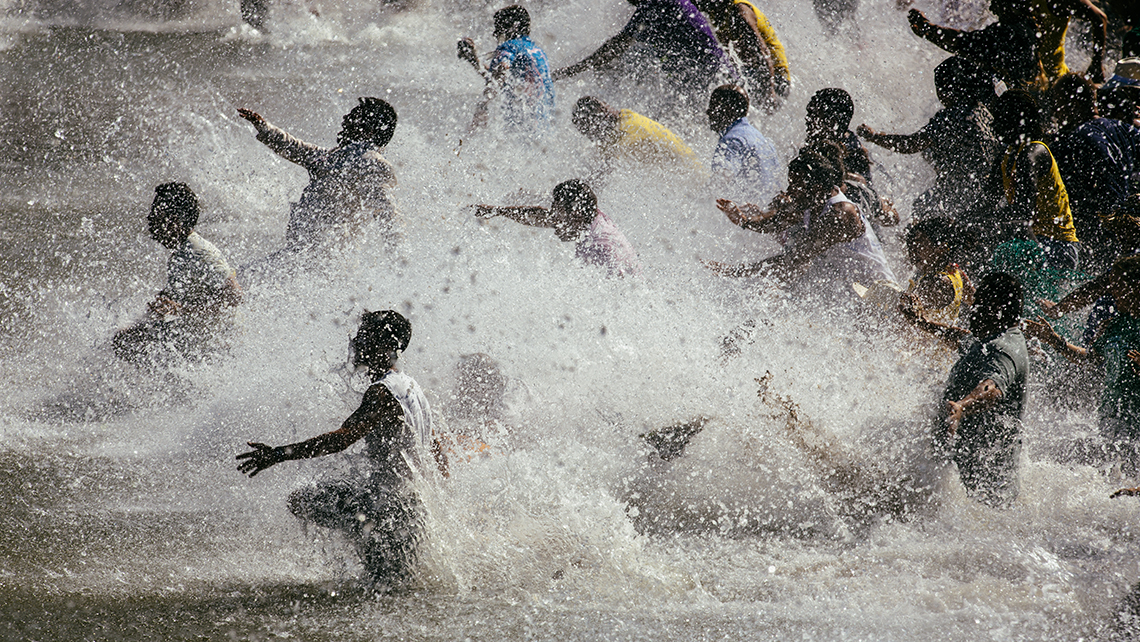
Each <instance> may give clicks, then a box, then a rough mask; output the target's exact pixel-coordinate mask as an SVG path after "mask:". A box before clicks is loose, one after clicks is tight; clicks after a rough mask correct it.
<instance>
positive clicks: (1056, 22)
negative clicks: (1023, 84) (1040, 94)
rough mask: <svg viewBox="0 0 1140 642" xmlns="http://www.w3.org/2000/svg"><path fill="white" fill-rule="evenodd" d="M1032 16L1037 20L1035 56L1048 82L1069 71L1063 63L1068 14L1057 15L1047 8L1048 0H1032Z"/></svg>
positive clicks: (1055, 80)
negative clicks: (1039, 61) (1043, 69)
mask: <svg viewBox="0 0 1140 642" xmlns="http://www.w3.org/2000/svg"><path fill="white" fill-rule="evenodd" d="M1030 10H1031V11H1032V12H1033V17H1034V18H1035V19H1036V21H1037V32H1038V34H1039V35H1038V38H1037V57H1038V58H1039V59H1040V60H1041V66H1042V67H1044V68H1045V76H1046V77H1047V78H1048V79H1049V83H1050V84H1052V83H1054V82H1057V79H1058V78H1060V77H1061V76H1064V75H1065V74H1067V73H1069V67H1068V66H1067V65H1065V34H1066V33H1067V32H1068V29H1069V16H1058V15H1057V14H1055V13H1053V10H1052V9H1051V8H1049V0H1032V7H1031V9H1030Z"/></svg>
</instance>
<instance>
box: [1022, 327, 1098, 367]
mask: <svg viewBox="0 0 1140 642" xmlns="http://www.w3.org/2000/svg"><path fill="white" fill-rule="evenodd" d="M1025 334H1026V335H1028V336H1030V337H1036V338H1037V339H1038V340H1039V341H1041V343H1044V344H1045V345H1047V346H1049V347H1050V348H1053V349H1054V350H1056V351H1057V352H1059V353H1061V356H1063V357H1065V358H1066V359H1068V360H1069V361H1071V362H1073V363H1075V364H1078V365H1084V366H1088V365H1092V364H1093V359H1094V356H1095V355H1094V353H1093V352H1092V351H1090V350H1086V349H1085V348H1082V347H1080V346H1078V345H1074V344H1072V343H1069V342H1068V341H1066V340H1065V338H1064V337H1062V336H1061V335H1059V334H1057V331H1056V330H1054V329H1053V326H1052V324H1050V323H1049V322H1048V321H1046V320H1045V317H1037V319H1036V320H1034V319H1026V320H1025Z"/></svg>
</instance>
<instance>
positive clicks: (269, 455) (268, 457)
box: [236, 441, 285, 477]
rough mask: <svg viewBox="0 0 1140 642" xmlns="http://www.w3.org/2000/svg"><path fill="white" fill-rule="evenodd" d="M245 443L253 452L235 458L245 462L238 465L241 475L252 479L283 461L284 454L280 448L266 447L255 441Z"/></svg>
mask: <svg viewBox="0 0 1140 642" xmlns="http://www.w3.org/2000/svg"><path fill="white" fill-rule="evenodd" d="M246 443H247V444H248V445H249V447H250V448H253V450H251V451H249V452H247V453H242V454H240V455H238V456H237V457H236V459H239V460H245V461H242V462H241V463H240V464H238V471H240V472H241V474H243V475H249V476H250V477H253V476H255V475H257V473H260V472H261V471H263V470H265V469H266V468H269V467H270V466H272V465H274V464H278V463H281V462H283V461H285V456H284V455H285V453H284V450H283V449H281V448H274V447H272V446H266V445H265V444H259V443H257V442H256V441H247V442H246Z"/></svg>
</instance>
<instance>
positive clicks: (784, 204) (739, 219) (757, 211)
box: [716, 194, 797, 234]
mask: <svg viewBox="0 0 1140 642" xmlns="http://www.w3.org/2000/svg"><path fill="white" fill-rule="evenodd" d="M791 204H792V202H791V199H789V198H788V197H787V195H785V194H780V195H778V196H776V198H774V199H773V200H772V203H771V204H770V205H769V208H768V209H767V210H764V209H761V208H760V206H758V205H753V204H752V203H745V204H743V205H737V204H736V203H734V202H733V201H730V200H728V199H727V198H718V199H716V207H717V209H719V210H720V211H722V212H724V215H725V216H726V217H728V220H730V221H732V224H733V225H739V226H740V227H742V228H744V229H746V230H752V231H753V232H760V233H761V234H779V233H780V232H783V231H784V230H786V229H788V228H789V227H791V226H792V225H794V224H795V223H796V222H797V221H796V220H795V218H793V217H794V215H795V211H794V208H792V207H791Z"/></svg>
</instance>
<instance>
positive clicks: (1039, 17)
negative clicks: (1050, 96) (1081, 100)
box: [1030, 0, 1108, 85]
mask: <svg viewBox="0 0 1140 642" xmlns="http://www.w3.org/2000/svg"><path fill="white" fill-rule="evenodd" d="M1030 8H1031V11H1032V12H1033V17H1034V22H1035V23H1037V27H1038V36H1037V55H1038V58H1040V59H1041V66H1042V68H1043V69H1044V71H1045V79H1046V80H1047V81H1048V83H1049V84H1050V85H1052V84H1053V83H1055V82H1057V80H1058V79H1059V78H1060V77H1061V76H1064V75H1065V74H1067V73H1069V67H1068V65H1066V64H1065V36H1066V35H1067V34H1068V30H1069V21H1070V19H1071V18H1079V19H1081V20H1084V21H1085V22H1087V23H1088V24H1089V27H1090V29H1089V36H1091V38H1092V52H1091V56H1090V60H1089V66H1088V70H1087V71H1086V72H1085V73H1086V74H1087V75H1088V77H1089V80H1091V81H1092V82H1095V83H1097V84H1100V83H1103V82H1104V52H1105V43H1106V41H1107V40H1108V16H1106V15H1105V14H1104V12H1103V11H1101V10H1100V9H1099V8H1098V7H1097V6H1096V5H1094V4H1093V3H1092V2H1091V1H1090V0H1031V2H1030Z"/></svg>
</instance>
